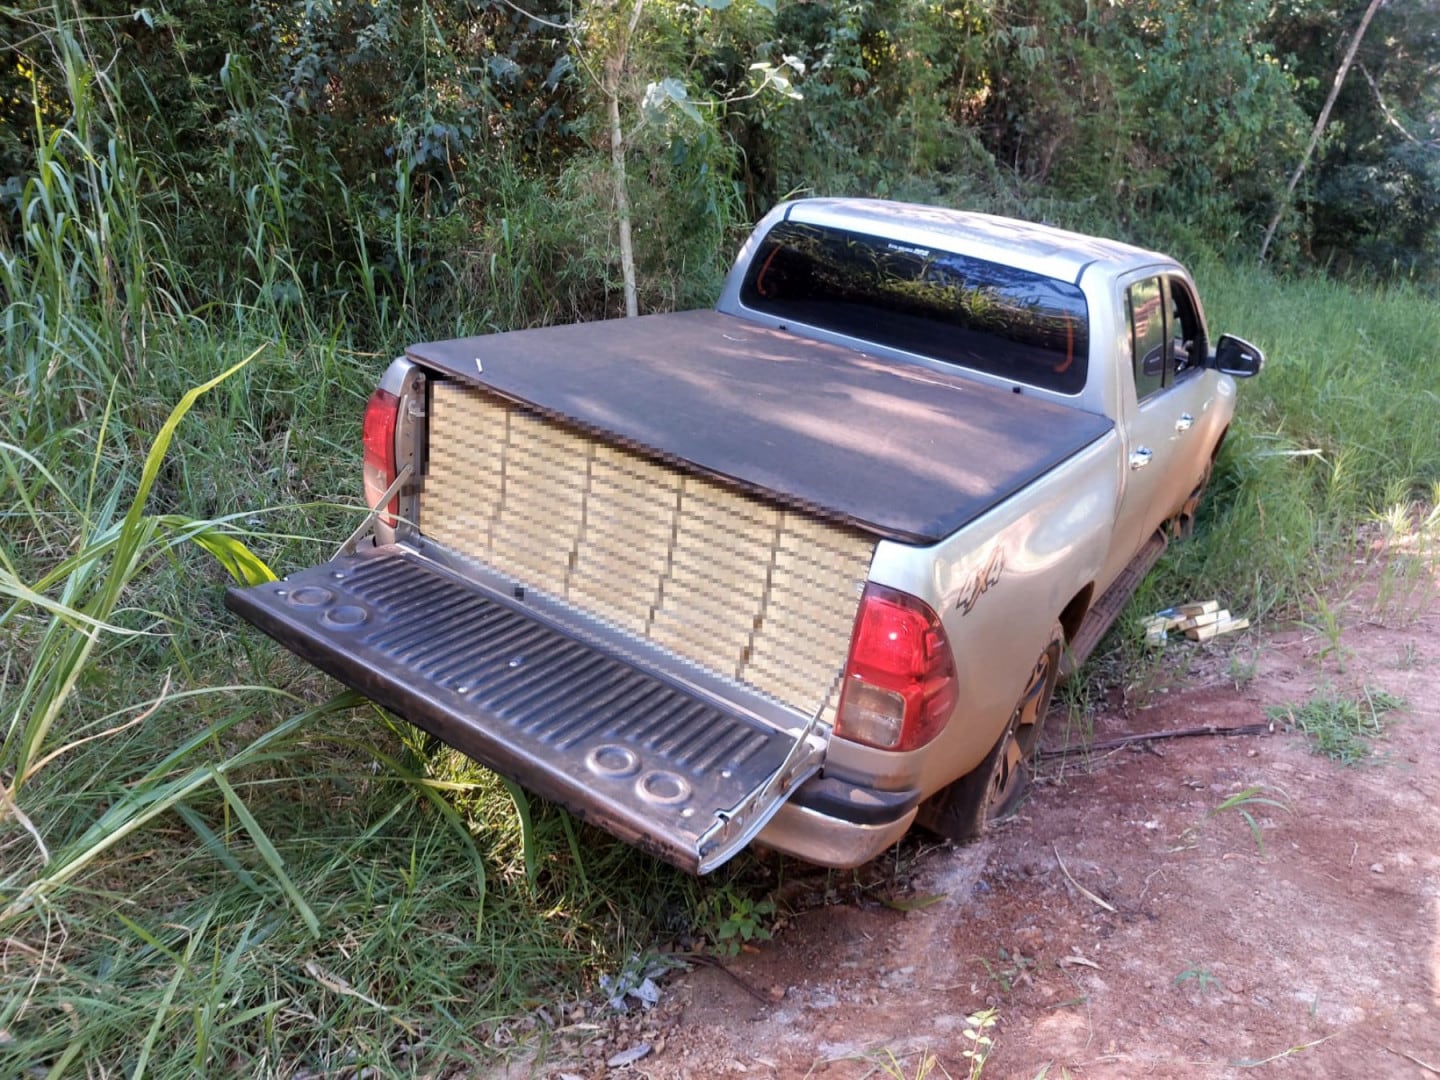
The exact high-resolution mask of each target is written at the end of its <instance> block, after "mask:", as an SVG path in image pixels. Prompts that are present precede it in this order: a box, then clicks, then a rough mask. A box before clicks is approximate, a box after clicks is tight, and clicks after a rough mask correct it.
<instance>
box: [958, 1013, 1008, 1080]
mask: <svg viewBox="0 0 1440 1080" xmlns="http://www.w3.org/2000/svg"><path fill="white" fill-rule="evenodd" d="M999 1019H1000V1017H999V1014H998V1013H997V1012H996V1011H995V1010H994V1009H982V1010H981V1011H980V1012H976V1013H971V1014H970V1015H969V1016H967V1017H966V1018H965V1030H964V1031H963V1032H961V1034H962V1035H964V1036H965V1041H966V1043H967V1045H966V1047H965V1049H964V1050H962V1051H961V1052H960V1056H961V1057H963V1058H965V1060H966V1061H968V1062H970V1080H979V1077H980V1074H981V1073H982V1072H984V1071H985V1063H986V1062H987V1061H989V1060H990V1052H991V1051H992V1050H994V1049H995V1042H994V1039H993V1038H992V1037H991V1035H990V1032H991V1030H992V1029H993V1028H994V1027H995V1024H996V1022H997V1021H998V1020H999Z"/></svg>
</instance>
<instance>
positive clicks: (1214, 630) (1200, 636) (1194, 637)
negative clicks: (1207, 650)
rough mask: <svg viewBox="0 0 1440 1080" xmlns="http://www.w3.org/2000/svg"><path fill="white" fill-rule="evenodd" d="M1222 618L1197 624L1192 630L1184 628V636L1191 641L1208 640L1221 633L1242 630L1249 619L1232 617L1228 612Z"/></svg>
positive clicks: (1247, 624) (1248, 622) (1248, 623)
mask: <svg viewBox="0 0 1440 1080" xmlns="http://www.w3.org/2000/svg"><path fill="white" fill-rule="evenodd" d="M1225 616H1226V617H1225V618H1224V619H1217V620H1216V621H1215V622H1210V623H1206V624H1205V625H1204V626H1197V627H1195V628H1194V629H1192V630H1186V631H1185V636H1186V637H1188V638H1189V639H1190V640H1191V641H1209V640H1210V639H1211V638H1216V637H1219V636H1220V635H1221V634H1233V633H1234V632H1235V631H1236V630H1244V629H1245V628H1246V627H1247V626H1249V625H1250V620H1249V619H1232V618H1230V617H1229V616H1230V613H1229V612H1228V611H1227V612H1226V613H1225Z"/></svg>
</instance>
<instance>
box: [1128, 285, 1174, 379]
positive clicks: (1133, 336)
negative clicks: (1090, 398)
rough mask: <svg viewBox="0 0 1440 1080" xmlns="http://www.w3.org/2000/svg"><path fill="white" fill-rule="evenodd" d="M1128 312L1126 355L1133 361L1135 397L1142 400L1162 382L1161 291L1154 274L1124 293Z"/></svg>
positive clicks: (1162, 296) (1164, 354)
mask: <svg viewBox="0 0 1440 1080" xmlns="http://www.w3.org/2000/svg"><path fill="white" fill-rule="evenodd" d="M1125 307H1126V309H1127V310H1128V311H1129V313H1130V355H1131V356H1132V357H1133V358H1134V361H1135V398H1136V400H1137V401H1144V400H1145V399H1146V398H1147V397H1149V396H1150V395H1151V394H1153V393H1155V392H1156V391H1157V390H1159V389H1160V388H1161V387H1163V386H1164V385H1165V358H1166V353H1167V352H1168V351H1169V350H1168V349H1167V348H1166V345H1167V341H1166V338H1165V301H1164V292H1163V290H1162V289H1161V287H1160V279H1159V278H1158V277H1153V278H1146V279H1145V280H1144V281H1137V282H1136V283H1135V284H1134V285H1131V286H1130V288H1129V290H1128V291H1127V292H1126V294H1125Z"/></svg>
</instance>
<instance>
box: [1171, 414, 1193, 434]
mask: <svg viewBox="0 0 1440 1080" xmlns="http://www.w3.org/2000/svg"><path fill="white" fill-rule="evenodd" d="M1193 423H1195V418H1194V417H1193V416H1191V415H1190V414H1189V413H1188V412H1182V413H1181V414H1180V419H1179V420H1176V421H1175V430H1176V431H1189V430H1190V425H1191V424H1193Z"/></svg>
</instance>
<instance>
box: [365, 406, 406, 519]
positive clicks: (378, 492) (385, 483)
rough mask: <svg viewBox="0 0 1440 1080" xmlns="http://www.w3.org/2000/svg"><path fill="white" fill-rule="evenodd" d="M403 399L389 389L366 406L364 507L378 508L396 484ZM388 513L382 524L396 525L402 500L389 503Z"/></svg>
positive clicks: (381, 516) (396, 499)
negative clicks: (397, 428) (397, 436)
mask: <svg viewBox="0 0 1440 1080" xmlns="http://www.w3.org/2000/svg"><path fill="white" fill-rule="evenodd" d="M399 411H400V399H399V398H398V397H396V396H395V395H394V394H392V393H390V392H389V391H388V390H376V391H375V393H373V394H371V395H370V400H369V401H368V402H366V404H365V423H364V442H365V470H364V475H365V505H366V506H375V505H376V504H377V503H378V502H379V501H380V499H381V497H382V496H383V495H384V494H385V492H386V491H387V490H388V489H389V487H390V485H391V484H393V483H394V482H395V475H396V468H395V421H396V418H397V416H398V415H399ZM385 510H387V511H388V513H384V514H381V515H380V522H381V524H382V525H386V526H393V525H394V524H395V518H394V515H395V514H397V513H399V511H400V499H399V498H398V497H396V498H393V499H391V500H390V505H389V506H387V507H385Z"/></svg>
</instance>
